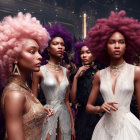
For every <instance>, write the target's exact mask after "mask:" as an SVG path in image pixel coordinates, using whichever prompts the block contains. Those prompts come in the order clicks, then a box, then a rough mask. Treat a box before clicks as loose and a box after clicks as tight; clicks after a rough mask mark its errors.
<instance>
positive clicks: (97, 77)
mask: <svg viewBox="0 0 140 140" xmlns="http://www.w3.org/2000/svg"><path fill="white" fill-rule="evenodd" d="M95 78H96V79H100V70H98V71H97V72H96V73H95V75H94V79H95Z"/></svg>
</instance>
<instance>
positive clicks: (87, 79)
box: [71, 42, 103, 140]
mask: <svg viewBox="0 0 140 140" xmlns="http://www.w3.org/2000/svg"><path fill="white" fill-rule="evenodd" d="M74 59H75V64H76V66H77V67H78V68H79V69H78V70H77V72H76V74H75V76H74V78H73V84H72V88H71V100H72V103H73V104H78V108H77V109H78V113H77V115H76V119H75V132H76V140H90V139H91V137H92V132H93V130H94V127H95V126H96V124H97V122H98V121H99V119H100V116H99V115H98V114H88V113H87V112H86V111H85V109H86V104H87V101H88V97H89V93H90V92H91V88H92V81H93V78H94V74H95V73H96V72H97V69H98V68H99V67H97V65H96V64H95V57H94V55H92V53H91V52H90V50H89V49H88V47H87V46H86V45H85V42H77V43H76V44H75V57H74ZM102 103H103V100H102V97H101V95H100V94H99V96H98V99H97V101H96V105H101V104H102Z"/></svg>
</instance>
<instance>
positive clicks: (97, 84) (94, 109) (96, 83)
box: [86, 71, 118, 114]
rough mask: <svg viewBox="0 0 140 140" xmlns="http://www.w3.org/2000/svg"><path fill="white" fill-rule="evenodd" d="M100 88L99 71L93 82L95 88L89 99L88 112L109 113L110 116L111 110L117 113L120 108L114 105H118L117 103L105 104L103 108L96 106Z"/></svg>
mask: <svg viewBox="0 0 140 140" xmlns="http://www.w3.org/2000/svg"><path fill="white" fill-rule="evenodd" d="M99 88H100V71H98V72H97V73H96V74H95V76H94V80H93V86H92V90H91V93H90V96H89V98H88V102H87V106H86V111H87V112H88V113H102V112H104V111H105V112H107V113H108V114H111V112H110V110H113V111H117V110H118V108H117V107H115V106H114V104H117V102H104V103H103V104H102V105H101V106H94V104H95V101H96V99H97V97H98V93H99Z"/></svg>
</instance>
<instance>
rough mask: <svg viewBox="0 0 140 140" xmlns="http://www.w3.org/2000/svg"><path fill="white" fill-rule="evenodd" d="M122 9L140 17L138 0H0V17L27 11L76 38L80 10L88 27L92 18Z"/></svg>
mask: <svg viewBox="0 0 140 140" xmlns="http://www.w3.org/2000/svg"><path fill="white" fill-rule="evenodd" d="M122 9H123V10H125V11H126V12H127V16H132V17H134V18H137V19H140V0H0V20H1V19H2V18H3V17H4V16H7V15H15V14H17V12H19V11H21V12H23V13H26V12H30V13H31V14H32V15H33V16H35V17H37V18H38V19H39V20H40V21H41V23H42V24H43V25H46V24H50V25H52V24H55V23H60V24H62V25H63V26H65V27H66V28H67V29H68V30H69V31H70V32H72V33H73V36H74V37H75V38H76V39H79V38H82V21H83V13H84V12H86V13H87V30H89V29H90V28H91V27H92V26H93V25H94V24H95V22H96V19H98V18H102V17H107V16H109V13H110V11H111V10H114V11H116V12H118V11H120V10H122Z"/></svg>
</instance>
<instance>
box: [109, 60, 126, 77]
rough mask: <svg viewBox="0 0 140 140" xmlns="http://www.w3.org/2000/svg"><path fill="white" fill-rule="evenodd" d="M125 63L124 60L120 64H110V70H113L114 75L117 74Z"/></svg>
mask: <svg viewBox="0 0 140 140" xmlns="http://www.w3.org/2000/svg"><path fill="white" fill-rule="evenodd" d="M125 64H126V62H125V61H124V62H123V63H122V64H120V65H117V66H110V69H111V71H112V72H113V75H114V76H117V75H118V72H119V71H120V69H121V68H122V67H123V66H124V65H125Z"/></svg>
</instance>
